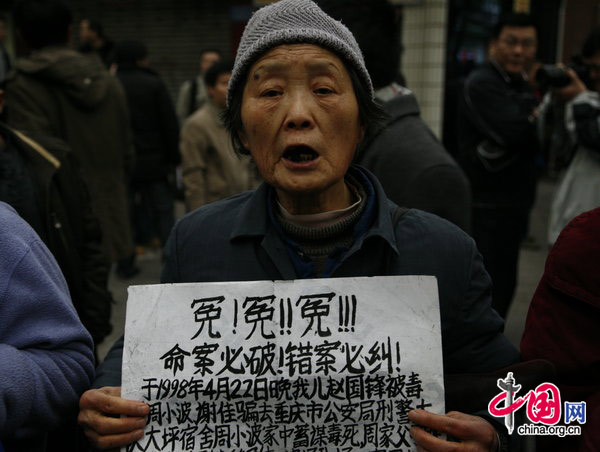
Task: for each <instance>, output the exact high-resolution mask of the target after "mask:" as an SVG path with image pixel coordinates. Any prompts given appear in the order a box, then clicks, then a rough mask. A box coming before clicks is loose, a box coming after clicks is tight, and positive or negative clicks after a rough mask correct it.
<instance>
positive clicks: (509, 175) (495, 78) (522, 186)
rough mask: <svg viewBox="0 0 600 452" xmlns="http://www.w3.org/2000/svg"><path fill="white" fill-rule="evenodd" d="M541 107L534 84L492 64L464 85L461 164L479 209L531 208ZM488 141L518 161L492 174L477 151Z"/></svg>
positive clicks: (460, 131) (461, 119) (473, 74)
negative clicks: (537, 116) (537, 113)
mask: <svg viewBox="0 0 600 452" xmlns="http://www.w3.org/2000/svg"><path fill="white" fill-rule="evenodd" d="M537 103H538V101H537V98H536V97H535V94H534V92H533V89H532V88H531V86H530V84H529V82H528V81H527V80H525V79H524V78H523V77H521V76H520V75H512V76H511V75H509V74H507V73H506V72H504V71H503V70H502V69H501V68H500V67H499V66H498V65H497V64H496V63H494V62H491V61H490V62H487V63H485V64H483V65H482V66H480V67H479V68H477V69H476V70H474V71H473V72H472V73H471V74H470V75H469V77H468V78H467V80H466V81H465V85H464V89H463V95H462V96H461V101H460V103H459V117H458V119H459V121H458V141H459V162H460V164H461V166H462V167H463V169H464V170H465V173H466V174H467V176H468V178H469V180H470V181H471V189H472V191H473V202H474V204H475V206H476V207H498V206H524V207H531V205H532V204H533V200H534V199H533V198H534V194H535V184H536V171H535V164H534V157H535V153H536V151H537V148H538V144H537V135H536V127H535V122H534V121H533V120H532V113H533V110H534V107H535V106H536V105H537ZM483 140H489V141H491V142H493V143H495V144H496V145H498V146H500V147H502V148H504V149H505V150H506V151H507V153H508V155H510V156H514V158H513V159H507V160H509V161H510V164H508V165H507V166H506V167H505V168H502V169H500V170H499V171H497V172H490V171H488V170H487V169H486V168H485V167H484V166H483V164H482V163H481V161H480V160H479V159H478V157H477V153H476V149H477V146H478V145H479V144H480V143H481V142H482V141H483Z"/></svg>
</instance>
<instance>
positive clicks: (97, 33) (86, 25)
mask: <svg viewBox="0 0 600 452" xmlns="http://www.w3.org/2000/svg"><path fill="white" fill-rule="evenodd" d="M104 39H105V36H104V28H103V27H102V24H101V23H100V22H99V21H97V20H95V19H82V20H81V21H80V22H79V40H80V41H81V44H82V45H89V46H91V47H92V48H95V49H97V48H100V47H101V46H102V43H103V42H104Z"/></svg>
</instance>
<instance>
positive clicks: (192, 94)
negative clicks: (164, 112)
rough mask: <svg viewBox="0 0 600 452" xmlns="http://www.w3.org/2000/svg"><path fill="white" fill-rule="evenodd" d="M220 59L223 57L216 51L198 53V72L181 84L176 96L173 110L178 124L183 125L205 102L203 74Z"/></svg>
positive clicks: (206, 97)
mask: <svg viewBox="0 0 600 452" xmlns="http://www.w3.org/2000/svg"><path fill="white" fill-rule="evenodd" d="M222 59H223V55H222V54H221V52H220V51H218V50H216V49H204V50H202V52H200V72H199V73H198V75H196V77H194V78H193V79H190V80H186V81H185V82H183V83H182V84H181V87H180V88H179V93H178V94H177V102H176V104H175V110H176V112H177V117H178V118H179V123H180V124H183V121H185V119H186V118H187V117H188V116H190V115H191V114H192V113H194V112H195V111H196V110H198V109H199V108H200V107H202V106H203V105H204V103H205V102H206V101H207V99H208V93H207V92H206V86H205V84H204V74H206V71H208V68H210V67H211V66H212V65H213V64H215V63H216V62H217V61H221V60H222Z"/></svg>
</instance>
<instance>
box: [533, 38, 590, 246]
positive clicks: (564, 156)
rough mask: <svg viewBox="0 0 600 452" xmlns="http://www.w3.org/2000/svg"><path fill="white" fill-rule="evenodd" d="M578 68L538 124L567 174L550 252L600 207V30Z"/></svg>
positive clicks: (554, 212) (549, 98)
mask: <svg viewBox="0 0 600 452" xmlns="http://www.w3.org/2000/svg"><path fill="white" fill-rule="evenodd" d="M574 67H576V69H577V71H575V70H574V69H573V68H570V67H565V66H562V68H561V69H559V72H558V74H561V73H562V74H564V75H563V78H564V82H563V83H560V85H562V86H554V87H552V86H551V87H550V90H549V93H548V94H547V95H546V96H545V98H544V102H543V103H542V105H541V106H540V114H539V118H538V130H539V132H540V137H541V138H540V142H541V143H542V145H543V146H544V147H546V148H549V149H550V150H549V152H548V153H549V154H550V155H553V156H554V158H553V161H554V162H562V165H563V167H562V169H565V171H564V174H563V175H562V178H561V179H560V181H559V183H558V186H557V188H556V191H555V193H554V197H553V199H552V205H551V207H550V220H549V224H548V243H549V245H550V246H552V244H553V243H554V241H555V240H556V238H557V237H558V235H559V234H560V232H561V231H562V230H563V228H564V227H565V226H566V225H567V224H568V223H569V221H571V220H572V219H573V218H575V217H576V216H577V215H579V214H580V213H582V212H585V211H588V210H591V209H593V208H595V207H598V206H600V121H599V118H600V29H596V30H594V31H592V33H590V34H589V35H588V37H587V38H586V40H585V42H584V44H583V47H582V51H581V55H580V56H578V57H576V58H575V65H574ZM554 72H556V71H554ZM546 78H547V77H546ZM543 79H544V78H542V80H543Z"/></svg>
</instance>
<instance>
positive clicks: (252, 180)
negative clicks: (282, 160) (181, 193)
mask: <svg viewBox="0 0 600 452" xmlns="http://www.w3.org/2000/svg"><path fill="white" fill-rule="evenodd" d="M232 68H233V63H232V62H228V61H220V62H217V63H215V64H214V65H213V66H211V67H210V68H209V69H208V71H207V72H206V75H205V76H204V83H205V85H206V91H207V93H208V101H207V102H206V103H205V104H204V106H203V107H202V108H200V109H199V110H198V111H196V113H194V114H193V115H192V116H190V117H189V118H188V119H186V120H185V122H184V124H183V128H182V130H181V140H180V146H181V158H182V170H183V184H184V186H185V206H186V209H187V210H188V211H190V210H194V209H196V208H198V207H200V206H203V205H204V204H208V203H209V202H214V201H218V200H220V199H224V198H227V197H229V196H231V195H235V194H236V193H241V192H243V191H246V190H250V189H252V188H256V186H257V185H258V177H257V173H256V167H255V166H254V165H253V163H252V161H251V160H250V159H249V158H248V157H246V156H244V157H240V156H238V155H236V153H235V151H234V149H233V145H232V143H231V139H230V138H229V134H228V133H227V130H226V129H225V125H224V124H223V120H222V119H221V117H222V114H223V111H224V110H225V106H226V102H227V84H228V83H229V79H230V78H231V70H232Z"/></svg>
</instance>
